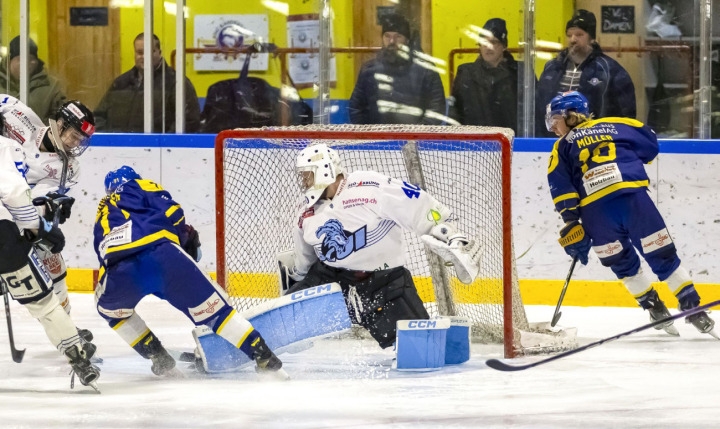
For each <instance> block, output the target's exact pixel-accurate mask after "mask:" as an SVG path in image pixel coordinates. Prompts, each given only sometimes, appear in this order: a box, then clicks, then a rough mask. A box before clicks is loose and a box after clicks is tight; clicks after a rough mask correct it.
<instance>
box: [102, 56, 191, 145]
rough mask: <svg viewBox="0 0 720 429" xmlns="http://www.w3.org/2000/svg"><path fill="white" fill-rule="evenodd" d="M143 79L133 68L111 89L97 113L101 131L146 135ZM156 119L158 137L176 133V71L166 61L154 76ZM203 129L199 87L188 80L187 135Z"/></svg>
mask: <svg viewBox="0 0 720 429" xmlns="http://www.w3.org/2000/svg"><path fill="white" fill-rule="evenodd" d="M163 71H164V75H165V76H164V77H165V79H164V81H163ZM141 75H142V71H141V70H140V69H138V68H137V67H133V68H131V69H130V70H129V71H127V72H125V73H123V74H121V75H120V76H118V78H117V79H115V81H114V82H113V83H112V85H110V88H109V89H108V91H107V92H106V93H105V95H104V96H103V98H102V100H100V104H99V105H98V107H97V108H96V109H95V112H94V113H95V121H96V122H97V123H96V129H97V130H98V131H106V132H124V133H142V132H143V131H144V125H143V124H144V112H143V110H144V109H143V103H144V94H143V93H144V91H143V81H142V77H141ZM163 92H164V94H163ZM163 104H164V106H163ZM153 118H154V120H153V128H152V131H153V132H154V133H174V132H175V70H173V69H172V68H170V66H169V65H168V64H167V62H165V61H163V62H162V63H161V64H160V65H159V66H158V67H157V68H156V69H155V72H154V73H153ZM163 118H165V120H164V121H163ZM199 127H200V104H199V103H198V99H197V94H196V93H195V87H194V86H193V84H192V83H191V82H190V80H189V79H188V78H185V132H187V133H196V132H198V129H199Z"/></svg>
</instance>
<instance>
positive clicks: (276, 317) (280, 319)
mask: <svg viewBox="0 0 720 429" xmlns="http://www.w3.org/2000/svg"><path fill="white" fill-rule="evenodd" d="M238 316H240V315H238ZM242 317H243V318H245V319H247V321H248V322H249V324H251V325H252V326H253V327H254V328H255V330H256V332H257V333H258V334H261V335H262V337H263V339H264V340H265V342H266V344H267V345H268V347H270V349H271V350H273V351H274V352H275V354H281V353H283V352H285V351H287V350H289V349H291V348H293V347H296V346H297V344H298V343H299V342H307V341H312V340H313V339H316V338H322V337H326V336H328V335H332V334H335V333H338V332H342V331H345V330H348V329H350V327H351V323H350V317H349V316H348V312H347V308H346V306H345V300H344V298H343V294H342V291H341V289H340V286H339V285H338V284H326V285H320V286H315V287H312V288H309V289H304V290H301V291H298V292H295V293H292V294H290V295H285V296H283V297H280V298H278V299H275V300H271V301H267V302H265V303H263V304H260V305H258V306H256V307H253V308H252V309H250V310H248V311H246V312H244V313H243V314H242ZM251 335H252V334H251ZM193 336H194V337H195V341H196V343H197V347H198V352H199V355H200V358H201V359H202V362H203V367H204V369H205V370H206V371H207V372H211V373H212V372H227V371H234V370H237V369H238V368H240V367H242V366H245V365H246V364H249V363H253V361H252V360H250V358H249V357H248V356H247V355H246V354H245V353H243V352H242V351H240V350H239V349H238V348H237V347H236V345H235V344H230V343H229V342H228V341H226V340H225V339H224V338H222V337H220V336H218V335H216V334H215V333H213V332H212V330H211V329H210V328H209V327H204V326H203V327H198V328H195V330H193Z"/></svg>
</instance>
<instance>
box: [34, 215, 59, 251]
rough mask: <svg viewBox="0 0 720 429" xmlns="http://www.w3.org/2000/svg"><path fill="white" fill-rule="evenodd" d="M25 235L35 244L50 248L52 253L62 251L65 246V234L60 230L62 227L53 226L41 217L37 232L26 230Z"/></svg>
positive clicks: (46, 248)
mask: <svg viewBox="0 0 720 429" xmlns="http://www.w3.org/2000/svg"><path fill="white" fill-rule="evenodd" d="M25 237H26V238H27V239H28V240H30V241H32V243H33V244H34V245H36V246H39V247H41V248H43V249H45V250H48V251H50V253H60V252H61V251H62V250H63V248H64V247H65V236H64V235H63V233H62V231H60V228H58V227H57V226H53V224H52V223H50V222H48V221H46V220H45V219H43V218H40V226H39V227H38V230H37V234H34V233H33V232H31V231H28V230H25Z"/></svg>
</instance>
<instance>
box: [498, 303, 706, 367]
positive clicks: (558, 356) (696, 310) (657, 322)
mask: <svg viewBox="0 0 720 429" xmlns="http://www.w3.org/2000/svg"><path fill="white" fill-rule="evenodd" d="M716 305H720V301H714V302H711V303H709V304H705V305H701V306H699V307H695V308H691V309H690V310H685V311H681V312H680V313H678V314H676V315H674V316H670V317H666V318H664V319H659V320H655V321H654V322H650V323H648V324H646V325H642V326H640V327H637V328H635V329H631V330H629V331H626V332H623V333H621V334H617V335H614V336H612V337H608V338H603V339H602V340H598V341H595V342H593V343H590V344H586V345H584V346H582V347H578V348H576V349H573V350H568V351H566V352H563V353H559V354H556V355H555V356H550V357H549V358H546V359H542V360H539V361H537V362H533V363H529V364H525V365H510V364H507V363H505V362H503V361H501V360H499V359H488V360H487V361H485V365H487V366H489V367H490V368H492V369H496V370H498V371H522V370H525V369H529V368H533V367H536V366H539V365H543V364H546V363H549V362H552V361H554V360H558V359H562V358H564V357H567V356H570V355H574V354H575V353H580V352H582V351H584V350H587V349H591V348H593V347H597V346H600V345H602V344H605V343H608V342H610V341H614V340H617V339H618V338H622V337H627V336H628V335H631V334H635V333H637V332H640V331H644V330H646V329H650V328H653V327H655V326H657V325H660V324H662V323H665V322H668V321H671V320H677V319H680V318H683V317H687V316H692V315H693V314H696V313H699V312H701V311H704V310H707V309H708V308H710V307H714V306H716Z"/></svg>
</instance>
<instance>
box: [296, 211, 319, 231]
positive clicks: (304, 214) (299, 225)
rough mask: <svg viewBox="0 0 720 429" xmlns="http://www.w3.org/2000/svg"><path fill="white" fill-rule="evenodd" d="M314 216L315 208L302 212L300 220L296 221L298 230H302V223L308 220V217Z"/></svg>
mask: <svg viewBox="0 0 720 429" xmlns="http://www.w3.org/2000/svg"><path fill="white" fill-rule="evenodd" d="M314 215H315V207H310V208H309V209H307V210H305V211H304V212H302V214H301V215H300V219H299V220H298V228H301V229H302V226H303V221H304V220H305V219H307V218H309V217H310V216H314Z"/></svg>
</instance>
